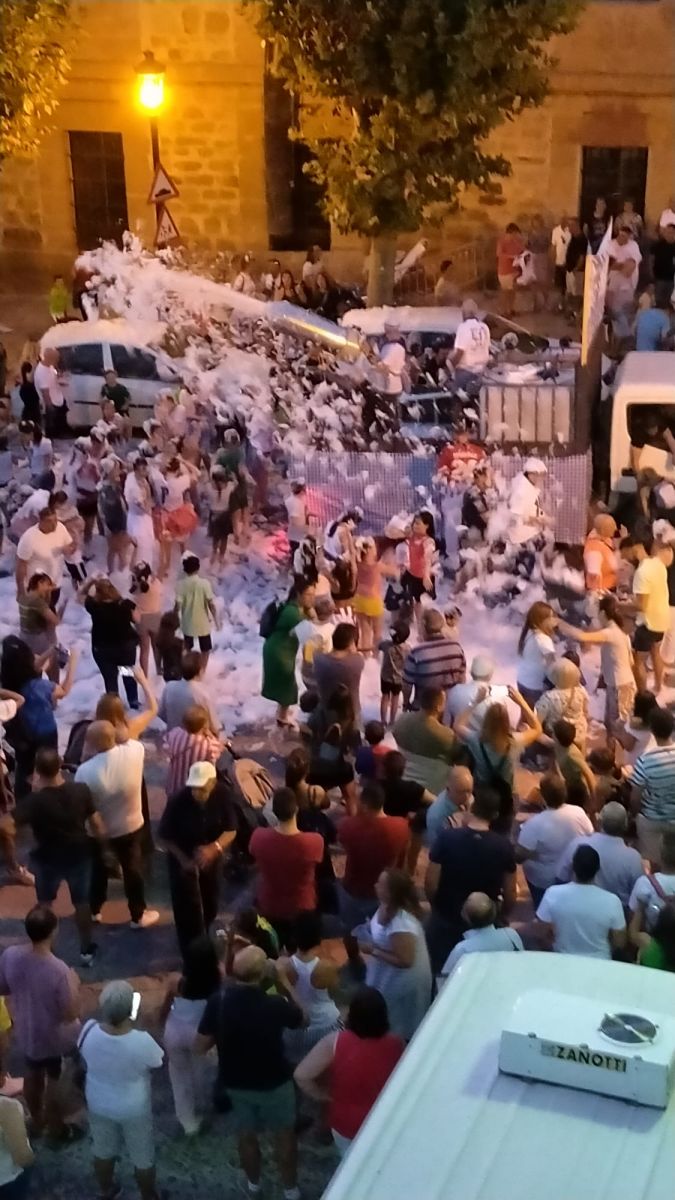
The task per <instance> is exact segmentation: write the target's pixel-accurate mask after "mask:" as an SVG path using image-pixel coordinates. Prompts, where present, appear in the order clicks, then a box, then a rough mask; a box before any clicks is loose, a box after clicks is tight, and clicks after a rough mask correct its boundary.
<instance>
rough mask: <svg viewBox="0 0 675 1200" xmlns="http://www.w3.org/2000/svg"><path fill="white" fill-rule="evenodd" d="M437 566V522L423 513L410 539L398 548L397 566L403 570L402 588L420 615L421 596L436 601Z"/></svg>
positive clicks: (416, 518)
mask: <svg viewBox="0 0 675 1200" xmlns="http://www.w3.org/2000/svg"><path fill="white" fill-rule="evenodd" d="M437 562H438V554H437V551H436V530H435V527H434V518H433V517H432V515H431V513H430V512H427V510H426V509H423V511H422V512H419V513H417V515H416V516H415V517H414V518H413V523H412V529H411V531H410V535H409V536H408V538H407V539H406V541H405V542H403V543H401V544H400V545H398V546H397V547H396V563H397V566H398V567H399V569H400V570H401V572H402V574H401V586H402V588H403V592H404V594H405V596H406V597H407V599H408V600H410V601H412V603H413V605H414V608H415V612H416V613H418V612H419V608H420V603H421V600H422V596H424V595H425V593H426V595H427V596H430V597H431V599H432V600H435V599H436V583H435V580H434V575H435V573H436V567H437Z"/></svg>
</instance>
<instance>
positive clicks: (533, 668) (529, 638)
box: [517, 600, 558, 708]
mask: <svg viewBox="0 0 675 1200" xmlns="http://www.w3.org/2000/svg"><path fill="white" fill-rule="evenodd" d="M557 624H558V618H557V617H556V615H555V613H554V611H553V609H552V608H551V605H550V604H546V602H545V601H544V600H537V601H535V603H534V604H532V605H530V607H529V609H528V610H527V613H526V616H525V621H524V623H523V628H522V629H521V631H520V637H519V639H518V674H517V679H518V692H519V693H520V695H521V696H523V697H524V699H525V701H526V702H527V704H529V705H530V707H531V708H532V707H534V705H535V704H536V703H537V700H538V699H539V697H540V696H541V695H542V694H543V692H544V689H545V687H546V680H547V678H548V670H549V667H550V666H551V664H552V663H553V661H554V659H555V645H554V643H553V633H554V632H555V630H556V628H557Z"/></svg>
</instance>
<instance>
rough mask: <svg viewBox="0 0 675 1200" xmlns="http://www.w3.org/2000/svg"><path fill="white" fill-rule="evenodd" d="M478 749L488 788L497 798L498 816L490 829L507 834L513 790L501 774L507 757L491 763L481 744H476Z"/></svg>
mask: <svg viewBox="0 0 675 1200" xmlns="http://www.w3.org/2000/svg"><path fill="white" fill-rule="evenodd" d="M478 748H479V750H480V757H481V758H482V760H483V764H484V766H485V767H486V768H487V770H488V771H489V773H490V781H489V785H488V786H489V787H491V788H492V789H493V791H495V792H496V794H497V795H498V796H499V816H498V817H497V818H496V820H495V821H493V822H492V829H493V830H494V831H495V833H509V832H510V830H511V825H512V822H513V788H512V787H511V784H510V783H509V781H508V779H505V778H504V776H503V775H502V773H501V771H502V768H503V766H504V765H505V763H507V762H508V755H507V754H505V755H503V757H502V758H500V760H499V762H497V763H493V762H492V761H491V760H490V759H489V758H488V756H487V754H486V752H485V746H484V745H483V743H482V742H478Z"/></svg>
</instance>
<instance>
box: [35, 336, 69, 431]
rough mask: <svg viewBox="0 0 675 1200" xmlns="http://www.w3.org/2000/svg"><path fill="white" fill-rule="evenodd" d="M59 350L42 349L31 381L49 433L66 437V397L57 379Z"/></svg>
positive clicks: (51, 347)
mask: <svg viewBox="0 0 675 1200" xmlns="http://www.w3.org/2000/svg"><path fill="white" fill-rule="evenodd" d="M58 361H59V352H58V350H56V349H55V348H54V347H53V346H47V348H46V349H45V350H43V351H42V354H41V356H40V362H39V363H38V364H37V366H36V368H35V371H34V373H33V381H34V383H35V387H36V388H37V392H38V395H39V397H40V400H41V403H42V405H43V408H44V412H45V425H46V427H47V431H48V433H49V434H50V435H56V436H57V437H66V436H67V434H68V424H67V421H66V411H67V410H66V397H65V395H64V391H63V386H62V384H61V380H60V379H59V373H58V371H57V369H56V368H57V364H58Z"/></svg>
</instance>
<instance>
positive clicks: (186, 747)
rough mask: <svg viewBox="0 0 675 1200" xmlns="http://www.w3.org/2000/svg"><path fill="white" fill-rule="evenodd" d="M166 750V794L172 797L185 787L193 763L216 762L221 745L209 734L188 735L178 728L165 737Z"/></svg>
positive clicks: (220, 751)
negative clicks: (167, 757) (167, 773)
mask: <svg viewBox="0 0 675 1200" xmlns="http://www.w3.org/2000/svg"><path fill="white" fill-rule="evenodd" d="M166 748H167V750H168V752H169V775H168V778H167V781H166V794H167V796H173V795H175V793H176V792H178V791H180V789H181V788H182V787H185V783H186V780H187V777H188V772H189V770H190V767H191V766H192V764H193V763H196V762H211V763H215V762H217V761H218V758H219V757H220V755H221V754H222V752H223V743H222V742H221V741H220V739H219V738H217V737H214V736H213V734H211V733H188V732H187V730H186V729H183V728H182V727H180V726H179V727H178V728H177V729H172V730H171V731H170V732H169V734H168V735H167V739H166Z"/></svg>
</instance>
